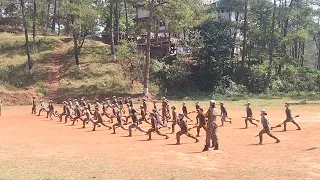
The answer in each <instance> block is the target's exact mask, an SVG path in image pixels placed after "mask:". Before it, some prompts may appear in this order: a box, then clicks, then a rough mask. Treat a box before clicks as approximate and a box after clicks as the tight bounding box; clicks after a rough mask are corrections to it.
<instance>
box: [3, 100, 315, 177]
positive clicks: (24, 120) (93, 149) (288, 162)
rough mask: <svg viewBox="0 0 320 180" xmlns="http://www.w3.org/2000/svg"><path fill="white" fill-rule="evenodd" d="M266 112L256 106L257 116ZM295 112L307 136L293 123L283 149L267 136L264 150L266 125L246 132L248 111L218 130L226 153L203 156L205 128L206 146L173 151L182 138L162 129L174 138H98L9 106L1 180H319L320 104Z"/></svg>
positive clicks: (278, 112)
mask: <svg viewBox="0 0 320 180" xmlns="http://www.w3.org/2000/svg"><path fill="white" fill-rule="evenodd" d="M150 106H151V105H150ZM204 107H205V108H206V109H207V106H204ZM191 108H192V110H193V109H194V108H193V107H190V109H191ZM57 110H58V111H61V107H58V109H57ZM179 110H180V108H179ZM259 110H260V109H255V108H254V116H255V117H256V118H259V115H258V113H259ZM267 111H268V116H269V118H270V123H271V125H272V126H273V125H277V124H278V123H281V122H282V121H283V120H284V119H285V113H284V107H283V106H280V105H279V106H278V107H271V108H268V109H267ZM292 112H293V115H297V114H299V115H300V117H299V118H297V122H298V123H299V125H300V126H301V129H302V130H301V131H297V130H296V127H295V126H294V125H293V124H292V123H288V127H287V129H288V130H287V132H281V131H282V130H283V128H277V129H275V130H273V131H272V132H273V134H274V135H275V136H276V137H278V138H279V139H280V140H281V142H280V143H278V144H275V143H274V139H272V138H270V137H268V136H267V135H266V134H265V135H264V142H263V143H264V144H263V145H257V143H258V142H259V138H257V137H255V136H256V135H257V134H258V133H259V131H260V130H261V129H262V127H261V124H260V123H259V127H255V126H253V125H251V124H249V128H248V129H243V128H244V126H245V125H244V119H242V118H241V117H243V116H245V107H235V108H232V109H231V108H229V109H228V113H229V117H231V118H232V120H233V121H232V124H229V123H225V125H224V127H219V142H220V147H219V148H220V150H218V151H213V150H210V151H208V152H202V149H203V147H204V143H205V131H204V130H201V133H200V136H201V137H200V142H199V143H195V142H194V140H193V139H191V138H188V137H187V136H182V138H181V145H174V144H175V143H176V139H175V134H170V132H171V130H168V129H164V128H163V129H161V130H160V131H161V132H163V133H165V134H167V135H169V137H170V138H169V139H165V138H164V137H161V136H158V135H156V134H153V137H152V138H153V140H151V141H147V139H148V136H146V135H145V133H142V132H140V131H134V132H133V137H127V135H128V131H125V130H122V129H121V128H118V129H117V134H111V133H112V130H108V128H106V127H103V126H102V127H99V128H98V129H97V131H94V132H93V131H91V130H92V123H89V124H88V125H87V127H86V128H85V129H82V128H81V127H82V123H81V122H80V121H79V122H78V123H76V125H75V126H71V122H68V123H67V124H65V123H64V122H58V121H59V119H58V118H54V119H53V120H50V119H47V118H45V113H43V115H42V116H40V117H39V116H35V115H32V114H31V107H30V106H28V107H5V109H4V110H3V115H2V116H0V142H1V143H0V179H12V180H13V179H15V180H17V179H19V180H20V179H28V180H29V179H76V180H82V179H84V180H86V179H99V180H100V179H101V180H103V179H135V180H136V179H139V180H140V179H159V180H165V179H168V180H169V179H184V180H185V179H188V180H189V179H190V180H192V179H320V139H319V136H320V126H319V125H320V106H319V105H318V106H292ZM190 116H191V117H192V118H193V119H194V117H195V114H191V115H190ZM104 120H107V118H106V117H104ZM188 123H190V124H193V123H194V122H188ZM190 124H189V125H188V126H189V127H191V126H193V125H190ZM108 125H111V124H110V123H109V124H108ZM218 125H220V118H218ZM149 127H150V125H148V124H146V123H143V124H142V128H144V129H148V128H149ZM178 130H179V127H178V126H177V127H176V132H177V131H178ZM191 133H192V134H194V135H195V134H196V129H192V130H191Z"/></svg>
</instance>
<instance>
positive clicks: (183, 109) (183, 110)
mask: <svg viewBox="0 0 320 180" xmlns="http://www.w3.org/2000/svg"><path fill="white" fill-rule="evenodd" d="M182 112H183V115H184V117H186V118H187V119H189V120H190V121H191V122H192V119H190V118H189V117H188V114H189V113H188V109H187V106H186V103H184V102H183V103H182Z"/></svg>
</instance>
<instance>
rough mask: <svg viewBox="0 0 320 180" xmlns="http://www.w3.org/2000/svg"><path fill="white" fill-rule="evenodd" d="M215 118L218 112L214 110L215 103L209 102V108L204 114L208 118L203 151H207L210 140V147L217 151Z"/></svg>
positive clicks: (217, 141)
mask: <svg viewBox="0 0 320 180" xmlns="http://www.w3.org/2000/svg"><path fill="white" fill-rule="evenodd" d="M217 116H218V111H217V109H216V101H214V100H211V101H210V107H209V109H208V111H207V113H206V114H205V117H206V118H208V122H207V131H206V145H205V146H204V149H203V151H208V150H209V147H210V141H211V140H212V146H213V147H214V150H218V149H219V140H218V125H217Z"/></svg>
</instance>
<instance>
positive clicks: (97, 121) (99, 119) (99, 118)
mask: <svg viewBox="0 0 320 180" xmlns="http://www.w3.org/2000/svg"><path fill="white" fill-rule="evenodd" d="M94 120H95V121H92V123H93V129H92V131H95V130H96V126H100V124H101V125H103V126H105V127H108V128H109V130H110V129H112V127H110V126H108V125H106V124H104V123H103V119H102V116H101V114H100V112H99V108H97V107H96V108H95V112H94Z"/></svg>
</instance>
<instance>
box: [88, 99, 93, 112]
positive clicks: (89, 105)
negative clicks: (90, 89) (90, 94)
mask: <svg viewBox="0 0 320 180" xmlns="http://www.w3.org/2000/svg"><path fill="white" fill-rule="evenodd" d="M91 107H92V105H91V102H90V100H89V99H88V100H87V109H88V111H89V112H90V113H91V115H92V114H93V113H92V109H91Z"/></svg>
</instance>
